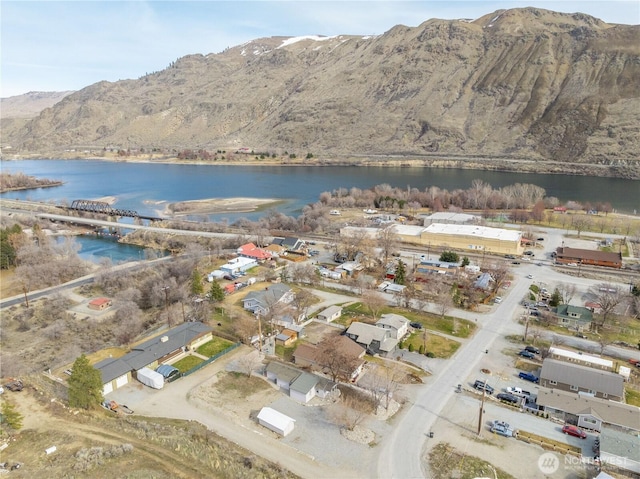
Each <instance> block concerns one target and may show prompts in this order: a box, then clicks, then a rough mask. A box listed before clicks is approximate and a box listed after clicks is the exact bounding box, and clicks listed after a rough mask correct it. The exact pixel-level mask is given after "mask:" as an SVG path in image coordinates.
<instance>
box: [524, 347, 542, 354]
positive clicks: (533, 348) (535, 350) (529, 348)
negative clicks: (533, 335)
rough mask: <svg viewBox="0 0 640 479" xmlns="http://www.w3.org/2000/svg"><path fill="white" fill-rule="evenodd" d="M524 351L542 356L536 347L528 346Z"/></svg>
mask: <svg viewBox="0 0 640 479" xmlns="http://www.w3.org/2000/svg"><path fill="white" fill-rule="evenodd" d="M524 349H525V350H526V351H529V352H530V353H533V354H540V350H539V349H538V348H536V347H535V346H527V347H525V348H524Z"/></svg>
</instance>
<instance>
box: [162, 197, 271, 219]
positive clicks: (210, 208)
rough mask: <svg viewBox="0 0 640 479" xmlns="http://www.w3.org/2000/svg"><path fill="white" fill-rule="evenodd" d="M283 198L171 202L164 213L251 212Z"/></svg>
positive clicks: (181, 214) (265, 207)
mask: <svg viewBox="0 0 640 479" xmlns="http://www.w3.org/2000/svg"><path fill="white" fill-rule="evenodd" d="M282 201H283V200H276V199H272V198H209V199H204V200H192V201H180V202H178V203H169V204H168V205H167V206H166V208H165V210H164V215H167V216H185V215H207V214H215V213H250V212H253V211H260V210H264V209H267V208H271V207H275V206H277V205H278V204H280V203H282Z"/></svg>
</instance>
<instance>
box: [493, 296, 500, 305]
mask: <svg viewBox="0 0 640 479" xmlns="http://www.w3.org/2000/svg"><path fill="white" fill-rule="evenodd" d="M493 302H494V303H496V304H500V303H502V298H501V297H500V296H496V297H495V298H493Z"/></svg>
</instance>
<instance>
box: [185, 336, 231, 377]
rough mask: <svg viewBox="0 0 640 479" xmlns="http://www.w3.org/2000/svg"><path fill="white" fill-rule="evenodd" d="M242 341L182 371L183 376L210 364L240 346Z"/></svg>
mask: <svg viewBox="0 0 640 479" xmlns="http://www.w3.org/2000/svg"><path fill="white" fill-rule="evenodd" d="M241 344H242V343H234V344H232V345H231V346H229V347H228V348H227V349H224V350H222V351H220V352H219V353H217V354H214V355H213V356H211V357H210V358H209V359H206V360H204V361H202V362H201V363H200V364H198V365H196V366H194V367H192V368H191V369H189V370H188V371H185V372H184V373H182V375H181V377H182V376H188V375H189V374H193V373H195V372H196V371H198V370H200V369H202V368H203V367H205V366H207V365H208V364H211V363H212V362H214V361H215V360H216V359H218V358H219V357H221V356H224V355H225V354H227V353H229V352H231V351H233V350H234V349H236V348H237V347H238V346H240V345H241Z"/></svg>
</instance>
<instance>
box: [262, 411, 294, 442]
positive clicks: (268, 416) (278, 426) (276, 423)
mask: <svg viewBox="0 0 640 479" xmlns="http://www.w3.org/2000/svg"><path fill="white" fill-rule="evenodd" d="M258 422H259V423H260V424H261V425H263V426H264V427H266V428H267V429H271V430H272V431H273V432H276V433H278V434H280V435H281V436H286V435H287V434H289V433H290V432H291V431H293V428H294V426H295V423H296V420H295V419H292V418H290V417H289V416H286V415H284V414H282V413H281V412H278V411H276V410H275V409H272V408H270V407H263V408H262V409H261V410H260V412H259V413H258Z"/></svg>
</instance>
